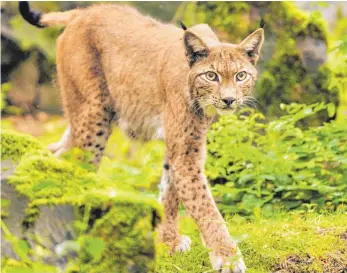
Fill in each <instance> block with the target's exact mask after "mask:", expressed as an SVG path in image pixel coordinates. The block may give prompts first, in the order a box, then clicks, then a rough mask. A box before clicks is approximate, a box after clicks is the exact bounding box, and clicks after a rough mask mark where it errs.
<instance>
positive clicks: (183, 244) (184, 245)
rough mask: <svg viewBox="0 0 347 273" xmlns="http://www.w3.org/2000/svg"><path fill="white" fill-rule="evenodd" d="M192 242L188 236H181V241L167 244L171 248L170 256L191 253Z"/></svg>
mask: <svg viewBox="0 0 347 273" xmlns="http://www.w3.org/2000/svg"><path fill="white" fill-rule="evenodd" d="M191 243H192V241H191V240H190V238H189V237H188V236H185V235H181V236H179V239H177V240H175V241H174V242H166V244H167V245H168V246H169V247H170V250H169V254H170V255H173V254H175V253H176V252H188V251H190V245H191Z"/></svg>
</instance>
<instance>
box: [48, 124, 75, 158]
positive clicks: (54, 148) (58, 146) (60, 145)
mask: <svg viewBox="0 0 347 273" xmlns="http://www.w3.org/2000/svg"><path fill="white" fill-rule="evenodd" d="M70 147H71V130H70V127H67V128H66V130H65V131H64V134H63V136H62V137H61V139H60V140H59V141H58V142H55V143H52V144H50V145H48V150H50V151H51V152H52V153H54V155H55V156H60V155H61V154H62V153H63V152H65V151H67V150H68V149H69V148H70Z"/></svg>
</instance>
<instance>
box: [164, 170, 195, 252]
mask: <svg viewBox="0 0 347 273" xmlns="http://www.w3.org/2000/svg"><path fill="white" fill-rule="evenodd" d="M169 168H170V166H169V164H164V170H163V175H162V178H161V182H160V191H161V193H160V201H161V202H162V204H163V206H164V210H165V219H164V223H163V224H162V225H161V226H160V228H159V239H160V240H161V241H162V242H164V243H166V244H167V245H168V246H169V247H170V252H180V251H181V252H185V251H189V250H190V244H191V240H190V238H189V237H187V236H184V235H180V234H179V233H178V226H177V214H178V207H179V199H178V195H177V192H176V189H175V187H174V185H173V184H172V183H170V178H169V171H170V170H169Z"/></svg>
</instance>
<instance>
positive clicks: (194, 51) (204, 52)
mask: <svg viewBox="0 0 347 273" xmlns="http://www.w3.org/2000/svg"><path fill="white" fill-rule="evenodd" d="M183 40H184V46H185V48H186V55H187V60H188V64H189V66H190V67H192V66H193V65H194V64H195V63H196V62H197V61H199V60H201V59H203V58H206V57H207V56H208V51H209V50H208V47H207V45H206V44H205V43H204V42H203V41H202V40H201V39H200V38H199V37H198V36H197V35H196V34H194V33H192V32H190V31H189V30H187V31H185V32H184V37H183Z"/></svg>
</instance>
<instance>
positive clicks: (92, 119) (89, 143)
mask: <svg viewBox="0 0 347 273" xmlns="http://www.w3.org/2000/svg"><path fill="white" fill-rule="evenodd" d="M94 100H95V101H94V103H93V102H88V104H87V105H85V108H83V110H82V112H81V113H79V114H78V115H76V116H75V117H73V118H71V121H72V120H73V122H72V123H71V134H72V143H73V146H74V147H79V148H81V149H83V150H85V151H88V152H90V153H91V155H92V158H91V160H90V162H89V163H92V164H94V165H96V166H98V165H99V163H100V160H101V157H102V155H103V153H104V149H105V146H106V144H107V140H108V138H109V136H110V135H111V133H112V127H111V122H112V119H113V116H114V114H115V113H114V112H113V110H112V108H110V107H109V106H108V105H107V104H102V103H101V102H100V100H99V99H98V96H95V98H94Z"/></svg>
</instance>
